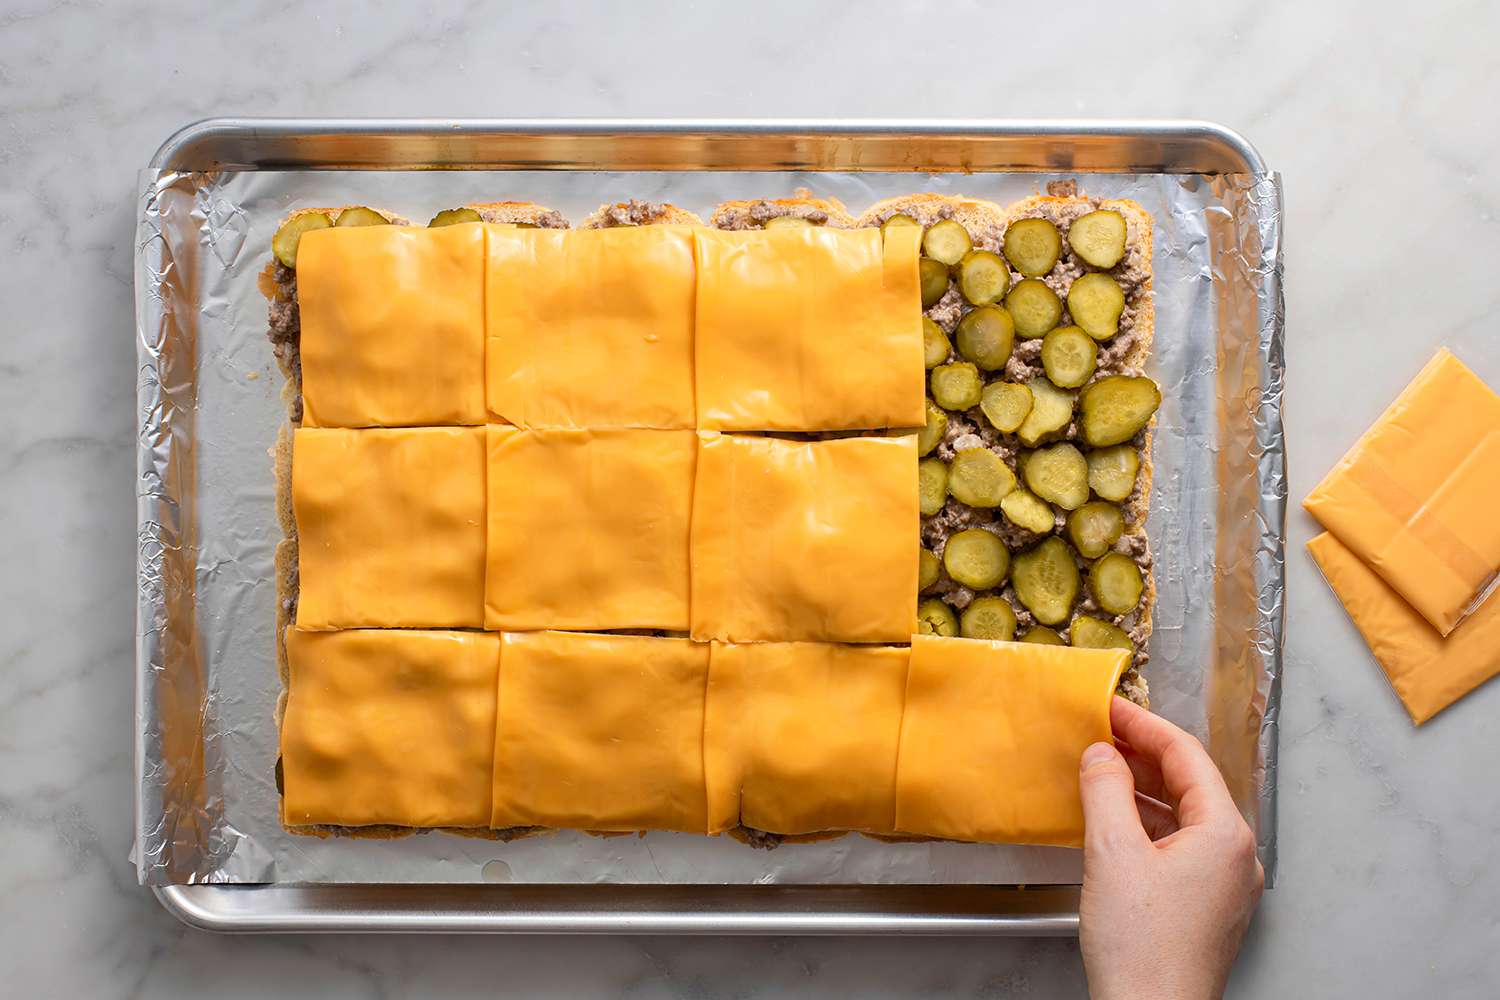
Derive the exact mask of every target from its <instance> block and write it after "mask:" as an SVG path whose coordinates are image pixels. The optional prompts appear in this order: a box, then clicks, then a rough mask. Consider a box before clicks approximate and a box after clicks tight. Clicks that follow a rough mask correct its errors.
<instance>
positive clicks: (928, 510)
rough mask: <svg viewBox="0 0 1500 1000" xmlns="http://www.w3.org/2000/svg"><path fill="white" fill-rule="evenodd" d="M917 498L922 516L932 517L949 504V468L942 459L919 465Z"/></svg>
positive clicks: (921, 462)
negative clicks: (944, 505)
mask: <svg viewBox="0 0 1500 1000" xmlns="http://www.w3.org/2000/svg"><path fill="white" fill-rule="evenodd" d="M917 497H918V506H919V507H920V508H921V511H922V514H923V515H924V516H926V517H931V516H932V515H934V514H936V513H937V512H938V511H940V510H942V509H943V504H945V503H947V502H948V466H947V465H945V464H944V463H943V460H942V459H940V458H924V459H922V460H921V461H920V462H918V463H917Z"/></svg>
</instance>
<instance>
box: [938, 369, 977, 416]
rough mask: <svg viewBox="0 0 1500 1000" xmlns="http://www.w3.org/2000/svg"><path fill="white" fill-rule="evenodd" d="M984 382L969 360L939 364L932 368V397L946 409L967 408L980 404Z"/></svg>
mask: <svg viewBox="0 0 1500 1000" xmlns="http://www.w3.org/2000/svg"><path fill="white" fill-rule="evenodd" d="M983 391H984V382H983V381H981V380H980V378H979V369H978V368H977V367H975V366H974V364H973V363H972V362H969V361H955V362H954V363H953V364H951V365H938V366H937V367H936V368H934V369H933V370H932V398H933V399H934V400H935V401H936V402H937V404H938V405H939V406H941V407H942V408H943V409H945V410H967V409H969V408H970V407H971V406H978V405H979V397H980V394H981V393H982V392H983Z"/></svg>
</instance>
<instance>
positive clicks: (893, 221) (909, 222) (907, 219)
mask: <svg viewBox="0 0 1500 1000" xmlns="http://www.w3.org/2000/svg"><path fill="white" fill-rule="evenodd" d="M920 225H921V223H920V222H918V221H917V220H916V219H913V218H912V217H911V216H909V215H907V214H906V213H905V212H897V213H896V214H895V215H893V216H891V217H890V218H889V219H886V220H885V221H884V222H882V223H881V224H880V231H881V232H885V231H886V230H887V229H895V228H896V227H898V226H920Z"/></svg>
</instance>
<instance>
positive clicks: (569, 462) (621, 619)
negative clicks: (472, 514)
mask: <svg viewBox="0 0 1500 1000" xmlns="http://www.w3.org/2000/svg"><path fill="white" fill-rule="evenodd" d="M488 436H489V441H488V448H489V543H488V555H487V562H488V565H489V569H488V573H487V576H486V584H485V601H484V605H485V614H484V620H485V627H486V628H491V629H541V628H559V629H615V628H661V629H672V630H674V631H685V630H686V629H687V623H688V524H689V517H690V515H691V509H692V496H693V465H694V460H695V457H696V456H695V445H696V442H695V438H694V435H693V432H692V431H651V430H619V429H614V430H605V429H601V430H564V429H552V430H522V429H520V428H515V427H504V426H497V425H491V426H490V428H489V430H488Z"/></svg>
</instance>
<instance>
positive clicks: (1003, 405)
mask: <svg viewBox="0 0 1500 1000" xmlns="http://www.w3.org/2000/svg"><path fill="white" fill-rule="evenodd" d="M979 408H980V409H981V410H983V411H984V415H985V418H986V419H987V420H989V422H990V426H991V427H993V428H995V430H997V431H1000V432H1001V433H1002V434H1014V433H1015V432H1016V430H1017V428H1019V427H1020V426H1021V424H1023V423H1025V422H1026V415H1027V414H1029V413H1030V412H1031V388H1030V387H1029V386H1025V385H1022V384H1021V383H1019V382H991V383H990V384H989V385H986V386H985V387H984V389H983V391H981V392H980V394H979ZM1072 410H1073V407H1072V404H1069V406H1068V412H1069V414H1070V415H1071V413H1072Z"/></svg>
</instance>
